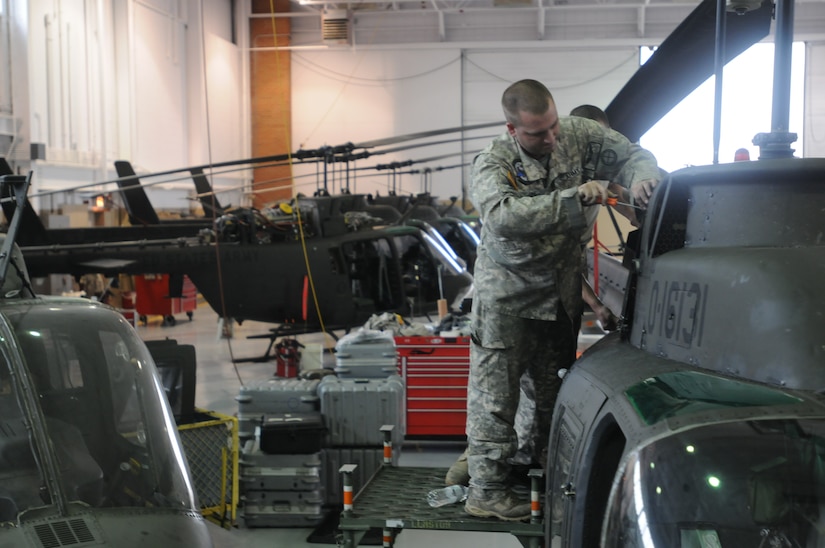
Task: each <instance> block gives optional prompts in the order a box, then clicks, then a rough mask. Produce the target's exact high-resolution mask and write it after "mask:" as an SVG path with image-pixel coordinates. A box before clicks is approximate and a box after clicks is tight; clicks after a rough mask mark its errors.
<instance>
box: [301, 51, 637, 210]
mask: <svg viewBox="0 0 825 548" xmlns="http://www.w3.org/2000/svg"><path fill="white" fill-rule="evenodd" d="M637 68H638V48H636V47H631V46H626V47H618V48H617V47H613V48H609V49H608V48H588V49H582V48H577V49H575V50H573V49H566V48H558V47H556V48H553V49H536V48H514V49H506V50H493V49H456V48H450V47H447V46H445V47H443V48H410V47H407V48H406V49H382V50H362V51H357V50H356V51H340V50H338V51H295V52H293V54H292V95H293V97H292V102H293V133H292V135H293V147H294V148H295V149H298V148H301V147H303V148H310V149H312V148H317V147H320V146H322V145H339V144H344V143H347V142H353V143H359V142H364V141H370V140H373V139H380V138H385V137H390V136H399V135H401V136H403V135H407V134H411V133H417V132H423V131H430V130H437V129H443V128H455V127H460V126H467V125H474V124H482V123H486V122H495V121H498V120H501V121H502V126H501V128H500V129H499V128H489V129H486V130H475V131H472V132H467V133H466V134H465V136H468V137H475V138H474V139H468V140H465V141H464V143H463V145H462V144H461V143H459V142H455V143H451V144H445V145H440V146H438V147H437V148H436V147H421V148H416V149H408V150H403V151H399V152H396V153H390V154H384V155H381V156H373V157H371V158H368V159H366V160H361V161H359V162H358V163H357V167H358V168H359V169H361V168H364V170H363V171H358V172H356V175H355V177H356V179H355V181H354V183H353V182H352V181H353V179H352V176H351V178H350V181H351V184H350V189H351V190H354V191H357V192H364V193H375V192H378V193H381V194H385V193H386V192H387V191H388V190H391V189H392V184H393V178H392V174H391V170H386V169H383V170H372V169H371V170H368V169H366V168H372V167H375V166H378V165H385V164H388V163H390V162H404V161H407V160H410V159H421V158H431V157H433V155H435V156H437V157H438V159H437V160H436V161H433V162H428V163H422V164H420V165H412V166H410V167H409V168H406V169H404V168H401V169H399V170H397V171H398V172H399V173H400V172H402V171H409V170H410V169H416V168H418V169H423V168H424V167H430V168H432V169H436V168H448V169H442V170H441V171H436V172H433V173H432V180H431V181H430V182H431V185H432V186H431V190H432V192H433V194H435V195H438V196H440V197H442V198H447V197H450V196H456V197H462V194H463V192H462V190H463V189H464V188H466V185H467V181H468V180H469V169H468V168H467V167H463V168H461V167H460V165H459V164H461V163H462V162H464V163H466V162H469V161H471V159H472V156H473V154H474V153H475V152H477V151H478V150H480V149H482V148H483V147H484V146H486V144H487V143H488V142H489V141H490V139H491V137H492V136H494V135H497V134H498V133H500V132H502V131H504V125H503V116H502V113H501V106H500V101H501V94H502V92H503V91H504V89H505V88H506V87H507V86H508V85H509V84H510V83H512V82H514V81H516V80H519V79H521V78H534V79H537V80H540V81H542V82H544V83H545V84H546V85H547V86H548V87H549V88H550V90H551V91H552V92H553V94H554V97H555V100H556V103H557V106H558V108H559V111H560V113H562V114H566V113H568V112H569V111H570V110H571V109H572V108H574V107H576V106H578V105H580V104H582V103H591V104H595V105H598V106H601V107H605V106H607V103H608V102H609V101H610V99H612V98H613V96H614V95H615V94H616V93H617V92H618V90H619V89H620V88H621V86H622V85H624V83H625V82H626V81H627V79H628V78H629V77H630V75H631V74H633V72H635V71H636V69H637ZM456 137H458V134H449V135H444V136H441V137H434V138H433V139H432V140H446V139H450V138H456ZM399 146H403V143H399ZM446 154H454V155H453V156H449V157H442V156H443V155H446ZM452 166H458V167H452ZM295 173H296V175H299V176H300V178H299V179H298V180H297V181H296V183H298V184H302V185H305V186H304V188H307V187H309V188H308V190H309V191H313V190H314V189H315V188H314V185H315V177H314V174H315V167H310V166H300V165H296V166H295ZM422 178H423V176H422V175H421V174H409V175H400V174H398V175H397V177H396V179H395V182H396V186H397V188H396V191H397V192H399V193H402V192H403V193H416V192H420V191H422V190H423V188H422V184H423V182H424V181H422ZM327 185H328V189H329V190H330V191H338V190H339V189H340V188H341V187H342V186H345V185H346V179H345V178H344V176H343V175H342V174H335V175H334V176H328V183H327ZM353 187H354V188H353ZM304 192H306V191H304Z"/></svg>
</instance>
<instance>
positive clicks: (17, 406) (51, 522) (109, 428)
mask: <svg viewBox="0 0 825 548" xmlns="http://www.w3.org/2000/svg"><path fill="white" fill-rule="evenodd" d="M29 182H30V176H29V177H26V176H19V175H18V176H15V175H12V176H2V177H0V184H2V185H4V186H12V187H13V190H12V193H13V194H16V196H17V199H18V205H19V210H20V211H22V210H23V201H22V199H21V198H22V197H24V196H25V193H26V190H27V189H28V185H29ZM19 224H20V223H19V217H17V218H15V217H12V219H11V220H10V221H9V231H8V233H7V234H6V235H3V237H2V251H1V252H0V256H2V258H0V290H1V291H2V298H0V332H2V337H0V340H1V341H2V342H1V343H0V362H2V363H0V406H2V413H1V414H0V417H1V418H0V421H1V422H2V428H0V432H2V436H0V463H1V464H2V465H1V466H0V546H3V547H9V548H11V547H18V546H35V545H37V546H57V545H60V546H67V545H70V544H71V545H74V544H78V545H80V544H94V545H96V546H126V547H131V546H134V547H136V546H145V545H146V543H147V542H149V543H152V544H155V545H158V546H169V545H176V546H207V547H208V546H212V540H211V536H210V534H209V531H208V529H207V527H206V523H205V521H204V518H203V516H201V514H200V512H199V511H198V510H197V508H198V505H197V502H196V494H195V490H194V487H193V482H192V479H191V476H190V473H189V468H188V464H187V462H186V460H185V458H184V452H183V448H182V445H181V441H180V438H179V436H178V431H177V427H176V425H175V419H174V417H173V416H172V412H171V409H170V407H169V402H168V401H167V398H166V395H165V393H164V391H163V388H162V386H161V383H160V379H159V376H158V372H157V368H156V366H155V363H154V361H153V359H152V356H151V354H150V352H149V350H148V348H147V347H146V345H145V344H144V343H143V341H142V340H141V339H140V337H139V336H138V334H137V332H135V330H134V329H133V328H132V327H131V326H130V324H129V323H128V322H127V321H125V320H124V318H123V317H122V316H121V315H120V314H118V313H117V312H116V311H115V310H113V309H111V308H110V307H108V306H106V305H103V304H101V303H98V302H94V301H91V300H89V299H82V298H71V297H56V296H38V295H35V294H34V291H33V290H32V286H31V283H30V278H29V275H28V272H27V270H26V264H25V261H24V259H23V256H22V254H21V252H20V250H19V248H18V247H17V246H16V245H15V243H14V237H15V235H16V233H17V229H18V227H19Z"/></svg>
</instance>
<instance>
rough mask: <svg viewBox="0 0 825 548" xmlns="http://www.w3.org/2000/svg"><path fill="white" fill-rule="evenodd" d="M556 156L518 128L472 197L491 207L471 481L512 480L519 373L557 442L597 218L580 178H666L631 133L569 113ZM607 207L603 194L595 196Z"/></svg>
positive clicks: (471, 416)
mask: <svg viewBox="0 0 825 548" xmlns="http://www.w3.org/2000/svg"><path fill="white" fill-rule="evenodd" d="M559 124H560V132H559V135H558V138H557V144H556V149H555V151H554V152H553V154H552V155H551V156H550V158H549V159H546V162H542V161H540V160H536V159H534V158H532V157H530V156H529V155H527V154H526V153H525V152H524V151H523V150H522V149H521V147H520V146H519V145H518V143H517V142H516V140H515V138H514V137H512V136H510V135H509V134H505V135H502V136H500V137H498V138H496V139H495V140H494V141H493V142H492V143H491V144H490V145H489V146H488V147H487V148H486V149H484V150H483V151H482V152H481V153H480V154H479V155H478V156H477V157H476V158H475V161H474V163H473V174H472V182H471V185H470V197H471V199H472V201H473V204H474V205H475V207H476V209H477V210H478V211H479V213H480V216H481V221H482V224H481V227H482V228H481V244H480V245H479V247H478V257H477V259H476V263H475V272H474V286H475V293H474V298H473V324H472V344H471V347H470V379H469V384H468V391H467V438H468V443H469V457H468V464H469V470H470V476H471V480H470V485H471V486H472V487H474V488H478V489H482V490H499V489H503V488H504V487H505V486H506V483H507V476H508V474H509V470H510V466H509V464H508V463H507V459H508V458H510V457H512V456H513V455H514V453H515V450H516V440H515V434H514V430H513V424H514V418H515V414H516V407H517V405H518V401H519V379H520V377H521V376H522V374H523V373H524V372H525V371H528V372H529V373H530V376H531V377H532V380H533V383H534V385H535V396H536V401H535V405H536V413H535V417H536V428H535V430H536V433H535V436H534V439H535V441H536V443H537V445H536V447H537V448H543V447H546V443H547V440H548V438H549V434H550V420H551V415H552V411H553V407H554V405H555V400H556V395H557V394H558V390H559V387H560V385H561V380H560V379H559V377H558V371H559V369H562V368H567V367H569V366H570V365H571V364H572V362H573V360H574V359H575V355H576V333H575V330H574V329H575V328H574V326H575V325H576V322H575V321H574V320H573V319H574V318H577V317H578V316H580V315H581V311H582V300H581V283H582V282H581V272H582V270H581V257H582V255H581V242H582V239H583V238H585V236H586V232H587V230H588V219H587V216H586V213H585V207H584V206H582V204H581V201H580V198H579V195H578V187H579V185H581V184H583V183H585V182H587V181H589V180H605V181H613V182H616V183H619V184H621V185H622V186H625V187H627V188H630V186H631V185H632V184H633V183H635V182H637V181H642V180H644V179H656V180H658V178H659V172H658V167H657V165H656V159H655V158H654V157H653V155H652V154H650V153H649V152H647V151H646V150H644V149H642V148H641V147H639V146H638V145H635V144H633V143H631V142H630V141H628V140H627V139H626V138H625V137H624V136H623V135H621V134H620V133H618V132H616V131H613V130H610V129H605V128H604V127H603V126H601V125H600V124H598V123H596V122H593V121H592V120H588V119H585V118H579V117H562V118H560V120H559ZM591 207H596V206H591Z"/></svg>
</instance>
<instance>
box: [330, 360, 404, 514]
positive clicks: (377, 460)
mask: <svg viewBox="0 0 825 548" xmlns="http://www.w3.org/2000/svg"><path fill="white" fill-rule="evenodd" d="M318 395H319V396H320V398H321V413H322V414H323V416H324V418H325V420H326V424H327V429H328V438H327V439H328V445H327V447H326V448H325V449H324V451H323V456H322V458H323V462H324V469H323V474H324V484H325V487H326V491H327V502H328V503H330V504H337V503H339V502H340V498H341V483H340V482H341V479H340V474H339V472H338V470H339V468H340V467H341V465H342V464H356V465H358V468H356V471H355V476H354V477H353V489H354V490H355V492H357V491H358V489H360V488H361V487H362V486H363V485H364V484H365V483H366V481H367V480H368V479H369V478H370V477H372V475H373V474H374V473H375V472H376V471H377V470H378V469H379V468H380V467H381V463H382V462H383V446H384V437H383V434H382V433H381V427H382V426H383V425H385V424H389V425H392V426H393V431H392V444H393V448H394V451H393V459H394V461H395V462H394V464H397V458H398V455H399V454H400V453H401V444H402V443H403V441H404V434H405V432H406V416H405V413H404V381H403V379H402V378H401V377H400V376H398V375H390V376H389V377H386V378H382V379H376V378H355V379H342V378H339V377H333V376H329V377H324V379H322V380H321V383H320V384H319V385H318Z"/></svg>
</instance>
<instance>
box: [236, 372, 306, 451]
mask: <svg viewBox="0 0 825 548" xmlns="http://www.w3.org/2000/svg"><path fill="white" fill-rule="evenodd" d="M319 382H320V381H319V380H318V379H312V380H309V379H294V378H291V379H276V378H271V377H270V378H266V379H255V380H253V381H250V382H248V383H246V384H245V385H244V386H242V387H241V389H240V391H239V392H238V395H237V396H236V397H235V400H236V401H237V402H238V431H239V434H238V435H239V438H240V439H241V441H242V442H243V441H246V440H248V439H250V438H252V437H253V436H254V435H255V427H256V426H260V425H261V421H262V420H263V417H264V415H266V414H273V413H307V414H312V413H319V412H320V410H321V404H320V399H319V397H318V383H319Z"/></svg>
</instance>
